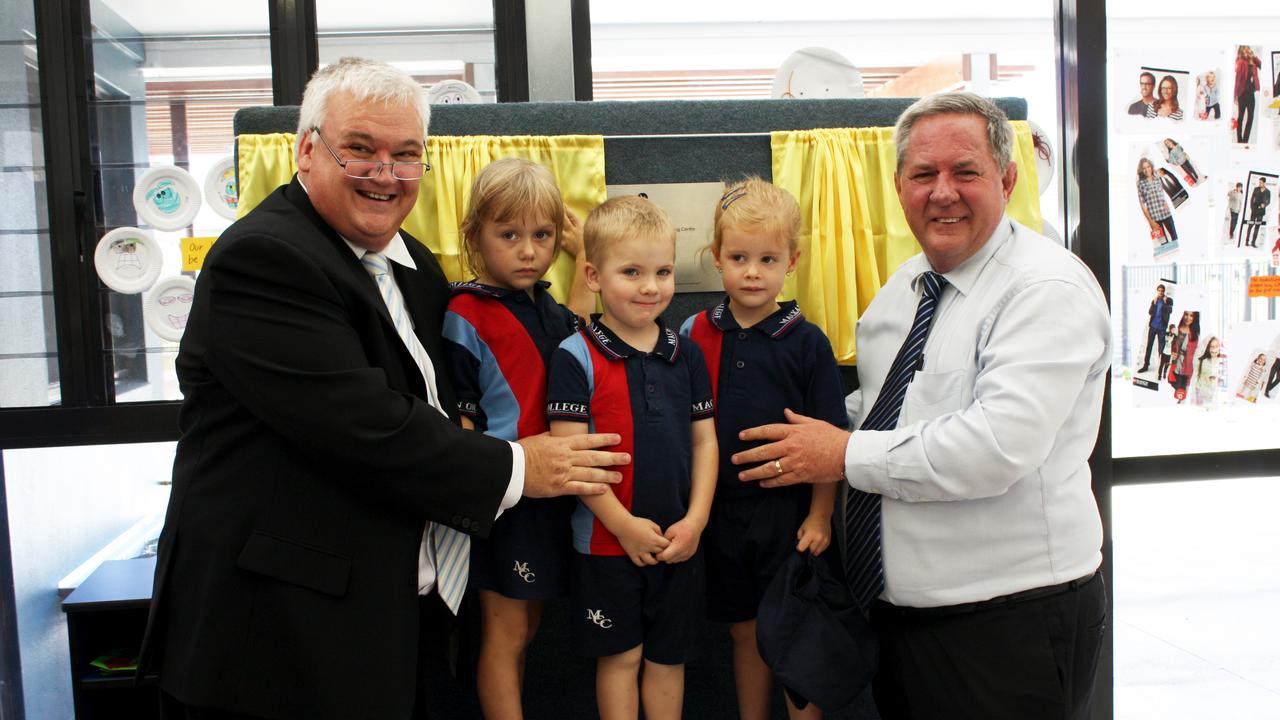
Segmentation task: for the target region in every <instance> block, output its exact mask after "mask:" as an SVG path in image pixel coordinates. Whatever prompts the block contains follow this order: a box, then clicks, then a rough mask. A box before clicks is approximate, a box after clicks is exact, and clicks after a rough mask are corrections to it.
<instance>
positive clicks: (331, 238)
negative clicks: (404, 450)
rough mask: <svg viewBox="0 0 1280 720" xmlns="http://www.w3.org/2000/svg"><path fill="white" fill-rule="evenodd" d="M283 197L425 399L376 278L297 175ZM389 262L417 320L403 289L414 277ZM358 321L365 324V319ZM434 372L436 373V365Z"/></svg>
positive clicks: (424, 387) (421, 382)
mask: <svg viewBox="0 0 1280 720" xmlns="http://www.w3.org/2000/svg"><path fill="white" fill-rule="evenodd" d="M285 199H287V200H288V201H289V202H290V203H291V204H293V206H294V207H296V208H297V209H298V211H299V212H301V213H302V215H303V216H304V217H305V218H306V219H307V220H308V221H309V222H310V223H311V224H312V225H313V226H314V227H315V229H316V232H317V233H319V234H320V235H321V236H323V237H324V238H325V240H326V245H327V246H326V247H322V248H317V251H318V252H326V253H332V254H333V257H335V258H337V261H338V263H340V264H341V265H342V267H343V268H344V269H345V270H346V273H347V275H348V276H349V277H350V279H351V284H352V286H354V288H355V291H356V293H357V295H358V296H359V297H360V299H361V300H363V301H364V302H365V303H367V304H368V305H369V307H370V308H372V309H373V311H374V312H375V313H376V314H377V316H378V318H379V322H380V323H381V330H382V333H381V334H382V336H383V338H384V343H385V345H386V346H387V347H388V348H389V349H390V352H391V353H392V354H394V355H395V356H396V357H397V358H398V359H399V364H400V365H401V367H403V368H404V372H403V378H404V381H405V382H407V387H408V388H409V389H410V390H411V392H413V394H414V395H417V396H418V397H420V398H422V399H423V400H426V399H427V385H426V380H425V378H423V376H422V372H421V370H419V369H418V364H417V363H416V362H414V360H413V355H412V354H411V353H410V352H409V348H407V347H405V344H404V340H402V339H401V338H400V333H399V332H398V331H397V330H396V325H395V323H394V322H393V321H392V320H391V313H390V311H388V310H387V303H386V301H385V300H383V299H382V292H381V291H380V290H379V289H378V283H377V281H375V280H374V279H373V276H371V275H370V274H369V271H368V270H366V269H365V267H364V264H363V263H361V262H360V260H359V259H358V258H356V256H355V253H353V252H351V248H350V247H348V246H347V243H346V242H344V241H343V239H342V236H340V235H338V232H337V231H336V230H334V229H333V228H332V227H330V226H329V223H327V222H325V221H324V218H322V217H320V214H319V213H317V212H316V209H315V207H314V206H313V205H312V204H311V198H309V197H308V196H307V192H306V190H303V189H302V186H301V184H299V183H298V177H297V175H294V178H293V181H292V182H291V183H289V185H288V186H286V187H285ZM406 237H407V236H406ZM414 242H415V243H416V242H417V241H416V240H415V241H414ZM427 255H428V257H430V254H429V253H427ZM414 261H415V262H418V263H419V265H421V261H420V260H419V259H418V256H417V255H414ZM391 266H392V267H393V268H394V272H395V273H396V284H397V285H398V286H399V287H400V289H401V294H402V295H404V297H405V306H406V308H407V309H408V311H409V314H410V315H411V316H412V317H413V318H414V321H415V324H418V318H419V317H421V315H419V314H418V311H417V310H416V309H415V308H414V306H413V305H411V304H410V302H409V294H408V292H406V290H405V288H406V287H407V286H409V285H414V284H416V282H417V281H415V280H413V279H406V278H405V277H404V274H402V271H403V270H404V269H403V268H401V267H400V266H399V265H398V264H397V263H394V262H392V263H391ZM409 273H410V274H411V271H409ZM353 320H354V318H353ZM362 324H364V325H367V322H365V323H362ZM419 337H421V336H419ZM424 346H425V347H427V348H428V353H429V354H431V355H432V357H431V361H432V362H433V363H435V365H436V368H441V367H442V365H441V363H440V361H439V360H438V359H436V357H435V354H434V353H432V352H431V347H430V346H427V345H425V344H424ZM383 369H384V370H387V371H391V369H392V368H390V367H384V368H383ZM436 374H437V375H439V370H438V369H437V373H436ZM402 387H403V386H402ZM446 407H447V406H446Z"/></svg>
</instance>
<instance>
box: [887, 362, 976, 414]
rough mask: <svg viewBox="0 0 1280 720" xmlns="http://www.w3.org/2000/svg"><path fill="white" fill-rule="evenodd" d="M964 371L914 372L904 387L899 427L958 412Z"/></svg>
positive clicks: (961, 396)
mask: <svg viewBox="0 0 1280 720" xmlns="http://www.w3.org/2000/svg"><path fill="white" fill-rule="evenodd" d="M963 380H964V370H963V369H957V370H951V371H948V372H940V373H929V372H917V373H916V376H915V378H914V379H913V380H912V381H911V384H910V385H908V386H907V396H906V399H905V400H903V405H904V409H903V416H902V424H903V425H906V424H908V423H913V422H919V421H927V420H933V419H934V418H937V417H941V416H943V415H946V414H947V413H951V412H955V411H957V410H959V409H960V405H961V403H962V402H963V385H962V381H963Z"/></svg>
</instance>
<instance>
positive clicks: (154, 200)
mask: <svg viewBox="0 0 1280 720" xmlns="http://www.w3.org/2000/svg"><path fill="white" fill-rule="evenodd" d="M133 209H134V210H137V211H138V217H140V218H142V219H143V221H145V222H146V224H147V225H148V226H150V227H152V228H154V229H156V230H181V229H182V228H184V227H186V226H188V225H190V224H191V221H192V220H194V219H195V217H196V213H197V212H199V211H200V185H199V184H198V183H196V179H195V178H193V177H191V173H189V172H187V171H186V170H183V169H182V168H180V167H173V166H170V167H158V168H151V169H150V170H148V171H146V172H145V173H143V175H142V177H141V178H140V179H139V180H138V184H137V185H134V186H133Z"/></svg>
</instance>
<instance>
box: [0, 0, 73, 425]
mask: <svg viewBox="0 0 1280 720" xmlns="http://www.w3.org/2000/svg"><path fill="white" fill-rule="evenodd" d="M37 61H38V59H37V57H36V42H35V13H34V11H33V5H32V4H31V2H16V3H4V4H3V5H0V128H2V129H0V197H2V198H4V199H5V200H4V202H3V203H0V257H3V258H4V262H0V407H34V406H42V405H56V404H58V403H59V402H60V401H61V398H62V396H61V393H60V391H59V386H58V355H57V331H56V328H55V324H54V315H53V284H52V280H51V277H52V276H51V274H50V244H49V216H48V207H47V195H46V192H47V191H46V186H45V179H44V178H45V167H44V146H43V143H44V132H43V129H42V127H43V125H42V122H43V120H42V112H41V107H40V81H39V77H38V76H37V67H38V62H37Z"/></svg>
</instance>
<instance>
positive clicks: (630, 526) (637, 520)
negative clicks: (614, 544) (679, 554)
mask: <svg viewBox="0 0 1280 720" xmlns="http://www.w3.org/2000/svg"><path fill="white" fill-rule="evenodd" d="M610 530H611V531H612V532H613V534H614V535H616V536H617V538H618V542H619V543H621V544H622V549H623V550H625V551H626V553H627V557H629V558H631V562H633V563H635V564H636V565H640V566H645V565H657V564H658V559H657V557H656V556H657V554H658V553H660V552H662V551H663V550H666V549H667V548H668V547H669V546H670V545H671V541H670V540H668V539H667V538H665V537H663V536H662V528H661V527H660V526H659V525H658V523H656V522H654V521H652V520H650V519H648V518H642V517H635V516H634V515H633V516H631V517H629V518H627V519H626V520H624V521H622V523H621V527H619V528H618V529H617V530H613V529H612V528H610Z"/></svg>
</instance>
